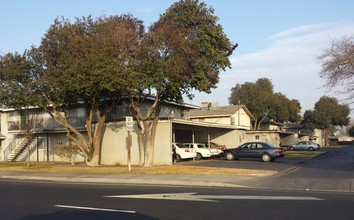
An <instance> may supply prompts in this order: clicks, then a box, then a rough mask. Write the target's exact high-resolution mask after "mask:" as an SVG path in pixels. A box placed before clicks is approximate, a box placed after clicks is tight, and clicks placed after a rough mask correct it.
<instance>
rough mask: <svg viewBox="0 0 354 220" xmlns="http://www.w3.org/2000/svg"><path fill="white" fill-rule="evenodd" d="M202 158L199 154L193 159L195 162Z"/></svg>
mask: <svg viewBox="0 0 354 220" xmlns="http://www.w3.org/2000/svg"><path fill="white" fill-rule="evenodd" d="M202 158H203V156H202V154H201V153H197V156H196V157H195V159H196V160H201V159H202Z"/></svg>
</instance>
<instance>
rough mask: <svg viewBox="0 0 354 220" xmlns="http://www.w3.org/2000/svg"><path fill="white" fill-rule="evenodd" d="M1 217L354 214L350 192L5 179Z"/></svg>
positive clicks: (32, 219) (29, 219)
mask: <svg viewBox="0 0 354 220" xmlns="http://www.w3.org/2000/svg"><path fill="white" fill-rule="evenodd" d="M0 192H1V197H0V198H1V200H0V201H1V202H0V218H1V219H2V220H13V219H18V220H42V219H50V220H57V219H65V220H79V219H84V220H90V219H99V220H101V219H102V220H103V219H104V220H110V219H171V220H173V219H186V220H189V219H193V220H196V219H287V220H291V219H296V220H298V219H311V220H316V219H321V220H323V219H341V220H343V219H344V220H345V219H353V216H354V209H353V208H352V204H353V203H354V196H353V194H351V193H335V192H311V191H286V190H285V191H283V190H244V189H235V188H200V187H198V188H193V187H182V186H180V187H162V186H149V187H146V186H126V185H88V184H68V183H66V184H64V183H63V184H56V183H43V182H42V183H36V182H23V181H21V182H15V181H1V182H0Z"/></svg>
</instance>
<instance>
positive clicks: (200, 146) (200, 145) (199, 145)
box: [197, 144, 207, 148]
mask: <svg viewBox="0 0 354 220" xmlns="http://www.w3.org/2000/svg"><path fill="white" fill-rule="evenodd" d="M197 146H198V148H207V147H206V146H205V145H204V144H198V145H197Z"/></svg>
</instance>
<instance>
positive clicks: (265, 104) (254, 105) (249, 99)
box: [229, 78, 301, 127]
mask: <svg viewBox="0 0 354 220" xmlns="http://www.w3.org/2000/svg"><path fill="white" fill-rule="evenodd" d="M229 103H230V104H232V105H236V104H238V103H241V104H244V105H246V106H247V108H248V109H249V110H250V112H251V113H252V114H253V116H254V117H255V118H256V123H257V121H258V122H260V121H261V120H262V118H263V117H265V116H268V117H269V118H271V119H274V120H275V121H278V122H284V121H291V122H297V121H299V120H300V114H299V113H300V110H301V106H300V103H299V101H298V100H295V99H293V100H289V99H288V98H287V97H286V96H285V95H283V94H282V93H274V91H273V84H272V82H271V81H270V79H267V78H260V79H258V80H257V81H256V82H255V83H251V82H246V83H244V84H242V85H241V84H237V85H236V86H235V87H233V88H232V89H231V96H230V97H229ZM255 127H257V125H256V126H255Z"/></svg>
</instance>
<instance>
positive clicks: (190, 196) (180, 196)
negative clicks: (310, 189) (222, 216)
mask: <svg viewBox="0 0 354 220" xmlns="http://www.w3.org/2000/svg"><path fill="white" fill-rule="evenodd" d="M105 197H111V198H130V199H163V200H185V201H201V202H218V201H216V200H221V199H233V200H297V201H298V200H307V201H308V200H314V201H316V200H323V199H320V198H315V197H307V196H236V195H197V193H161V194H139V195H113V196H105Z"/></svg>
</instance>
